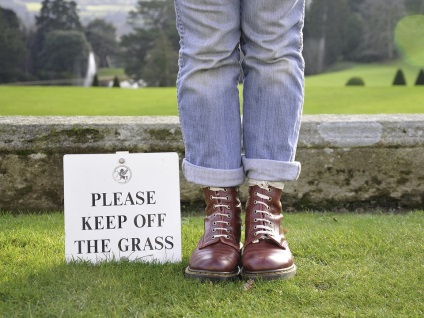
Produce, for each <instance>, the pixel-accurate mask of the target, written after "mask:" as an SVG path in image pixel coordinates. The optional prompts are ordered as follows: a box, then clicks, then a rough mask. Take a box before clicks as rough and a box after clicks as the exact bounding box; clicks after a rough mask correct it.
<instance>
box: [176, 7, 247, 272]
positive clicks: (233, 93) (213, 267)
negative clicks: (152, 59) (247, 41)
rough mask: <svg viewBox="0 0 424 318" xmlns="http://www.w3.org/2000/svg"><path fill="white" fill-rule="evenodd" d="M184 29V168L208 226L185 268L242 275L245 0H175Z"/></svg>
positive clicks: (180, 96)
mask: <svg viewBox="0 0 424 318" xmlns="http://www.w3.org/2000/svg"><path fill="white" fill-rule="evenodd" d="M175 10H176V15H177V28H178V32H179V35H180V47H181V48H180V57H179V67H180V70H179V73H178V79H177V90H178V93H177V94H178V107H179V115H180V123H181V129H182V132H183V137H184V144H185V158H184V160H183V173H184V176H185V178H186V179H187V180H188V181H190V182H193V183H196V184H199V185H203V186H204V188H203V191H204V196H205V201H206V209H205V210H206V217H205V220H204V221H205V222H204V223H205V225H204V226H205V232H204V235H203V236H202V238H201V239H200V241H199V243H198V245H197V247H196V249H195V250H194V252H193V253H192V255H191V257H190V261H189V266H188V267H187V268H186V271H185V274H186V276H188V277H193V278H198V279H208V280H230V279H234V278H237V277H238V275H239V263H240V231H241V219H240V213H241V204H240V201H239V199H238V190H237V188H236V186H238V185H240V184H242V183H243V181H244V178H245V175H244V171H243V168H242V165H241V122H240V105H239V94H238V79H239V74H240V62H239V59H240V52H239V42H240V0H202V1H198V0H175Z"/></svg>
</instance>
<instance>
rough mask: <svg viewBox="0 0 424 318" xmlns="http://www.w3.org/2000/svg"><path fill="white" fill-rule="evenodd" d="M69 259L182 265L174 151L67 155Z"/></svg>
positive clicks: (66, 236)
mask: <svg viewBox="0 0 424 318" xmlns="http://www.w3.org/2000/svg"><path fill="white" fill-rule="evenodd" d="M63 168H64V191H65V193H64V199H65V202H64V206H65V257H66V260H67V261H73V260H88V261H91V262H93V263H96V262H98V261H107V260H119V259H127V260H130V261H156V262H180V261H181V253H182V251H181V219H180V214H181V212H180V191H179V161H178V155H177V154H176V153H145V154H130V153H128V152H120V153H116V154H87V155H65V156H64V158H63Z"/></svg>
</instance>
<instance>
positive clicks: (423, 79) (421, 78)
mask: <svg viewBox="0 0 424 318" xmlns="http://www.w3.org/2000/svg"><path fill="white" fill-rule="evenodd" d="M415 85H416V86H418V85H424V70H423V69H420V71H419V73H418V76H417V79H416V80H415Z"/></svg>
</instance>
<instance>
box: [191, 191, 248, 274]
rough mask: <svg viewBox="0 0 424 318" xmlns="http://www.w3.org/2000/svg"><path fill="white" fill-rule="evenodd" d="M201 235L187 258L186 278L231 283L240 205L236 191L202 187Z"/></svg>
mask: <svg viewBox="0 0 424 318" xmlns="http://www.w3.org/2000/svg"><path fill="white" fill-rule="evenodd" d="M203 191H204V195H205V201H206V209H205V210H206V214H207V215H206V217H205V219H204V220H205V233H204V235H203V236H202V238H201V239H200V241H199V244H198V245H197V247H196V249H195V250H194V252H193V253H192V255H191V257H190V262H189V266H188V267H187V268H186V270H185V274H186V276H187V277H194V278H198V279H201V280H214V281H222V280H232V279H235V278H237V277H238V276H239V274H240V268H239V264H240V257H241V255H240V249H241V247H240V236H241V218H240V213H241V203H240V200H239V198H238V190H237V188H213V187H208V188H203Z"/></svg>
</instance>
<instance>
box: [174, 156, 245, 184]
mask: <svg viewBox="0 0 424 318" xmlns="http://www.w3.org/2000/svg"><path fill="white" fill-rule="evenodd" d="M182 166H183V174H184V177H185V178H186V180H187V181H189V182H193V183H196V184H199V185H202V186H208V187H236V186H239V185H241V184H242V183H243V182H244V178H245V175H244V170H243V167H240V168H238V169H231V170H224V169H213V168H205V167H200V166H196V165H194V164H191V163H190V162H188V161H187V160H185V159H183V164H182Z"/></svg>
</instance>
